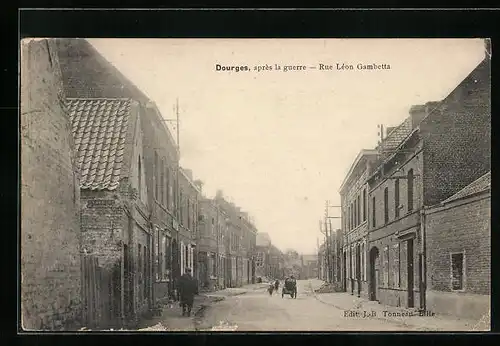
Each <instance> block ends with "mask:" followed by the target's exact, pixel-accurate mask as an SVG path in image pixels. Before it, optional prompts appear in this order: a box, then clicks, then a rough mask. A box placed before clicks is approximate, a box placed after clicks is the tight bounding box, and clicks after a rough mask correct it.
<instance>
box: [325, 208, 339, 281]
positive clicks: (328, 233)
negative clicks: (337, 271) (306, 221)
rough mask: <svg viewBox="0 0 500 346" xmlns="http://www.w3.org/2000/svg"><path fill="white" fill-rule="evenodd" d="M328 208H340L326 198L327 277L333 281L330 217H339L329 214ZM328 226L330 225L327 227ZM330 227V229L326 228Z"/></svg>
mask: <svg viewBox="0 0 500 346" xmlns="http://www.w3.org/2000/svg"><path fill="white" fill-rule="evenodd" d="M330 208H340V206H337V205H330V202H329V201H328V200H327V201H326V202H325V233H326V247H327V256H328V258H327V265H328V277H329V282H333V276H334V268H333V263H332V262H333V261H332V254H334V251H333V250H334V249H332V244H331V243H332V242H331V240H332V239H331V237H332V231H333V229H332V224H331V219H340V218H341V217H340V216H329V213H328V211H329V209H330ZM328 226H330V227H328ZM328 228H330V230H329V229H328Z"/></svg>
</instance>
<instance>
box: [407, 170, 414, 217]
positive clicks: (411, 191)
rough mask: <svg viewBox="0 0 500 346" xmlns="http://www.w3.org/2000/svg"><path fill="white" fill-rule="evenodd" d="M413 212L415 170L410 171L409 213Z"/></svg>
mask: <svg viewBox="0 0 500 346" xmlns="http://www.w3.org/2000/svg"><path fill="white" fill-rule="evenodd" d="M412 210H413V169H410V170H409V171H408V212H410V211H412Z"/></svg>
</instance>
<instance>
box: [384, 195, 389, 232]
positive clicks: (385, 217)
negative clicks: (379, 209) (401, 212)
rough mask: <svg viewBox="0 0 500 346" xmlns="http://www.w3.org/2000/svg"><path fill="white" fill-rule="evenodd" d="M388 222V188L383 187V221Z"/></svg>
mask: <svg viewBox="0 0 500 346" xmlns="http://www.w3.org/2000/svg"><path fill="white" fill-rule="evenodd" d="M388 222H389V189H388V188H387V187H386V188H385V189H384V223H388Z"/></svg>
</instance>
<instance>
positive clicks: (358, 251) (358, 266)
mask: <svg viewBox="0 0 500 346" xmlns="http://www.w3.org/2000/svg"><path fill="white" fill-rule="evenodd" d="M356 281H357V283H358V297H359V296H360V295H361V247H360V246H359V245H357V246H356Z"/></svg>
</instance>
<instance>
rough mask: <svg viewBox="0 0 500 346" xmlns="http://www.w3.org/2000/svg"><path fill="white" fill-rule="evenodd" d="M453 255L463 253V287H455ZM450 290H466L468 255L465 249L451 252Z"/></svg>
mask: <svg viewBox="0 0 500 346" xmlns="http://www.w3.org/2000/svg"><path fill="white" fill-rule="evenodd" d="M453 255H462V288H461V289H458V290H457V289H453ZM449 256H450V291H451V292H465V291H466V283H467V277H466V257H465V250H463V251H453V252H450V255H449Z"/></svg>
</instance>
